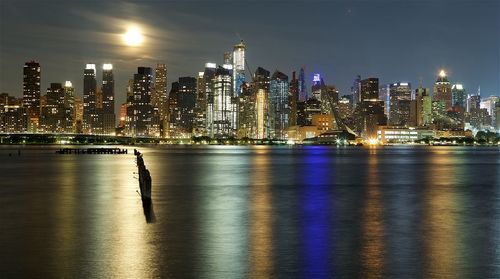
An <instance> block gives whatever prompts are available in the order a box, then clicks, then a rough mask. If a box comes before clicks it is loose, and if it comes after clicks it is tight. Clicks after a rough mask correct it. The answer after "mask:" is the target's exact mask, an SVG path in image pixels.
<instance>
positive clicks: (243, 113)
mask: <svg viewBox="0 0 500 279" xmlns="http://www.w3.org/2000/svg"><path fill="white" fill-rule="evenodd" d="M255 97H256V92H255V90H254V89H253V84H249V83H247V82H245V83H243V85H242V87H241V94H240V97H239V98H238V131H237V136H238V138H253V137H254V136H255V134H256V133H255V127H256V122H255V120H256V117H257V114H256V103H255V101H256V99H255Z"/></svg>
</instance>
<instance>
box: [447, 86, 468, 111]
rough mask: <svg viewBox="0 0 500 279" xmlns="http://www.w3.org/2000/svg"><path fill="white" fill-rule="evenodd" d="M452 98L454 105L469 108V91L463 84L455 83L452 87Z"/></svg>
mask: <svg viewBox="0 0 500 279" xmlns="http://www.w3.org/2000/svg"><path fill="white" fill-rule="evenodd" d="M451 99H452V105H453V106H454V107H459V108H461V109H462V110H464V111H465V110H466V108H467V93H466V92H465V89H464V86H463V85H462V84H453V86H452V87H451Z"/></svg>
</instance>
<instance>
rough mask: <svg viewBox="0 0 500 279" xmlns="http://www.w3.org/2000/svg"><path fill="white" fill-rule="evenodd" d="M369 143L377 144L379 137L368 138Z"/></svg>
mask: <svg viewBox="0 0 500 279" xmlns="http://www.w3.org/2000/svg"><path fill="white" fill-rule="evenodd" d="M368 144H369V145H377V144H378V139H376V138H371V139H368Z"/></svg>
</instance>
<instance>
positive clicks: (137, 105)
mask: <svg viewBox="0 0 500 279" xmlns="http://www.w3.org/2000/svg"><path fill="white" fill-rule="evenodd" d="M152 88H153V70H152V69H151V68H149V67H138V68H137V74H134V88H133V92H134V100H133V102H132V106H131V113H132V115H131V116H130V117H131V119H130V120H131V121H130V122H131V123H130V124H131V129H130V132H131V135H132V136H154V134H152V133H151V128H152V117H153V106H152V105H151V91H152Z"/></svg>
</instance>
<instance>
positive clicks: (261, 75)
mask: <svg viewBox="0 0 500 279" xmlns="http://www.w3.org/2000/svg"><path fill="white" fill-rule="evenodd" d="M269 80H270V72H269V71H268V70H266V69H264V68H261V67H258V68H257V70H256V71H255V74H254V79H253V82H254V90H255V129H254V131H255V136H254V137H253V138H256V139H264V138H268V137H269V127H268V121H267V117H268V115H269V114H268V105H269Z"/></svg>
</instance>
